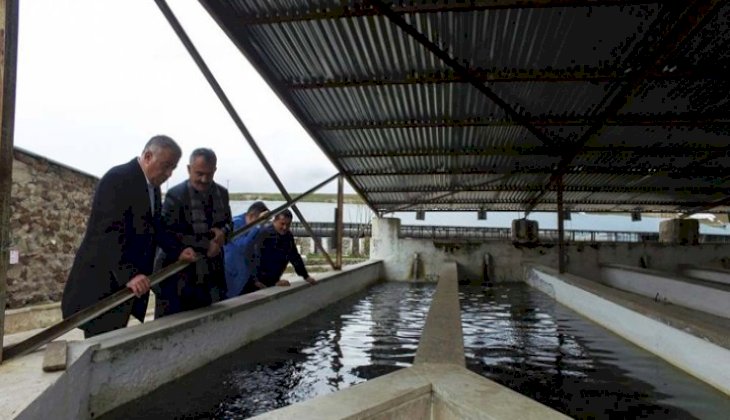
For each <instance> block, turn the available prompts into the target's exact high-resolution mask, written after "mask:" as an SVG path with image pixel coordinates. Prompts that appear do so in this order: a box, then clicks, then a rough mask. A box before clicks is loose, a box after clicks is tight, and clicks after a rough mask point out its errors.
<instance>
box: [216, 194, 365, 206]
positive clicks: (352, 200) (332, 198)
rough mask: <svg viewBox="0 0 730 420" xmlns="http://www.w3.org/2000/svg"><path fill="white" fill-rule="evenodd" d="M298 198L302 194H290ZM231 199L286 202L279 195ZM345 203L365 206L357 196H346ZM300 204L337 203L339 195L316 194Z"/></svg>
mask: <svg viewBox="0 0 730 420" xmlns="http://www.w3.org/2000/svg"><path fill="white" fill-rule="evenodd" d="M289 194H290V195H291V196H292V197H297V196H299V195H300V194H301V193H289ZM230 199H231V200H235V201H256V200H261V201H286V200H284V197H283V196H282V195H281V194H279V193H230ZM343 199H344V202H345V203H347V204H364V202H363V201H362V199H361V198H360V197H359V196H358V195H357V194H345V196H344V198H343ZM300 202H308V203H336V202H337V194H325V193H321V194H320V193H314V194H309V195H308V196H306V197H304V198H303V199H302V200H301V201H300Z"/></svg>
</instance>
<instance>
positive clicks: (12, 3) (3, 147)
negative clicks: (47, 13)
mask: <svg viewBox="0 0 730 420" xmlns="http://www.w3.org/2000/svg"><path fill="white" fill-rule="evenodd" d="M0 25H2V26H1V27H0V41H1V42H0V48H2V50H0V64H2V65H0V89H2V90H1V91H0V115H2V120H0V362H2V360H3V331H4V328H5V301H6V297H5V296H6V290H7V288H6V284H7V275H8V264H9V259H10V192H11V188H12V186H13V126H14V120H15V67H16V57H17V51H18V2H17V0H0Z"/></svg>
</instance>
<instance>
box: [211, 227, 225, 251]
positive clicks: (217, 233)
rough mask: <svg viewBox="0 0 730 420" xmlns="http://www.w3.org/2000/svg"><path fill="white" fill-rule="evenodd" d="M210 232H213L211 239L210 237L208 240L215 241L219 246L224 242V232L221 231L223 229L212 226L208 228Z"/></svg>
mask: <svg viewBox="0 0 730 420" xmlns="http://www.w3.org/2000/svg"><path fill="white" fill-rule="evenodd" d="M210 233H212V234H213V239H211V240H210V242H215V243H216V244H218V246H219V247H221V248H222V247H223V245H225V244H226V234H225V233H223V230H221V229H218V228H213V229H211V230H210Z"/></svg>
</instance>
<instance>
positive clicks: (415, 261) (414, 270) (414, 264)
mask: <svg viewBox="0 0 730 420" xmlns="http://www.w3.org/2000/svg"><path fill="white" fill-rule="evenodd" d="M420 264H421V257H420V256H419V255H418V252H416V253H414V254H413V258H412V259H411V275H410V278H411V280H412V281H418V268H419V265H420Z"/></svg>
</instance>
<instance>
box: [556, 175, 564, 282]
mask: <svg viewBox="0 0 730 420" xmlns="http://www.w3.org/2000/svg"><path fill="white" fill-rule="evenodd" d="M557 192H558V272H559V273H560V274H563V273H565V209H564V206H563V177H562V176H561V177H559V178H558V191H557Z"/></svg>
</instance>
